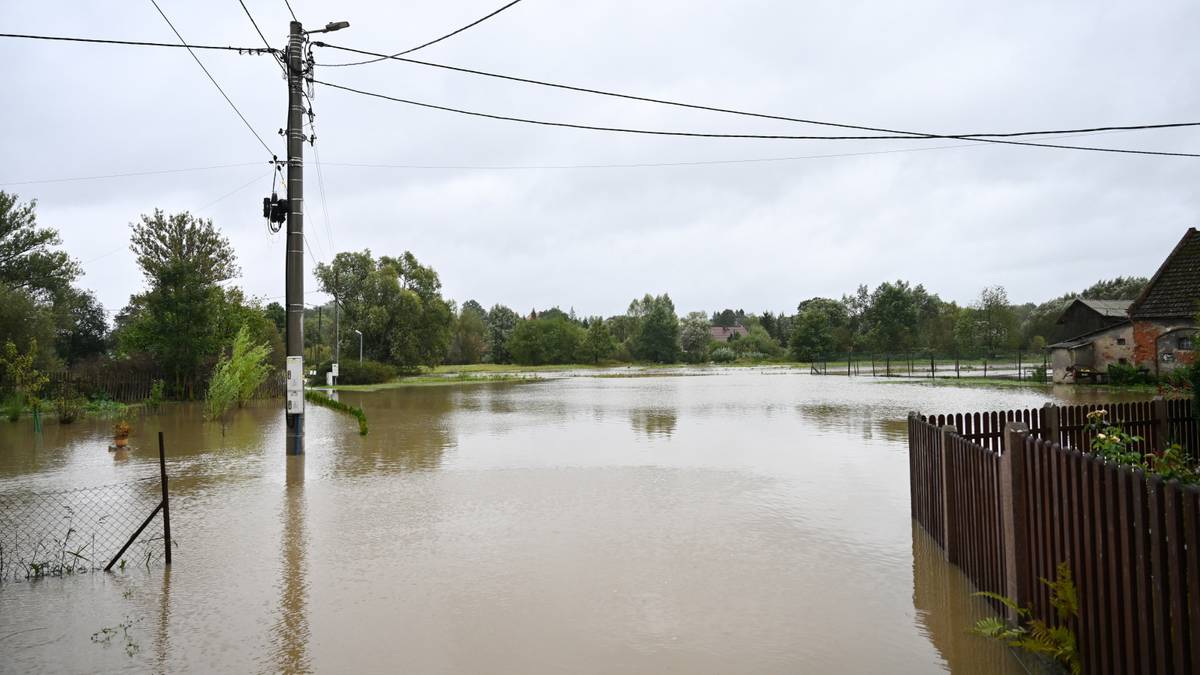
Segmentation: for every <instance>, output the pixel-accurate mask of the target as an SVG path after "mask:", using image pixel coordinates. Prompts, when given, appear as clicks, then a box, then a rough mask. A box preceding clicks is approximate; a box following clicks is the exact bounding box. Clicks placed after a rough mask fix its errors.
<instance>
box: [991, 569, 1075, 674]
mask: <svg viewBox="0 0 1200 675" xmlns="http://www.w3.org/2000/svg"><path fill="white" fill-rule="evenodd" d="M1041 582H1042V583H1043V584H1045V585H1046V587H1047V588H1049V589H1050V604H1051V606H1053V607H1054V611H1055V613H1056V614H1057V615H1058V625H1057V626H1051V625H1049V624H1047V623H1046V622H1045V621H1043V620H1041V619H1038V618H1031V615H1032V612H1031V610H1030V609H1029V608H1028V607H1021V606H1020V605H1019V604H1017V602H1016V601H1015V600H1013V599H1012V598H1009V597H1007V596H1004V595H1000V594H999V593H988V592H982V593H976V594H975V595H977V596H980V597H984V598H991V599H992V600H996V601H997V602H999V603H1000V604H1002V605H1004V606H1005V607H1008V608H1009V609H1011V610H1013V612H1014V613H1016V615H1017V617H1018V621H1017V622H1015V623H1014V622H1010V621H1007V620H1005V619H1003V618H1001V617H998V616H993V617H988V618H986V619H980V620H979V621H977V622H976V623H975V626H974V628H973V629H972V630H971V632H973V633H975V634H976V635H980V636H983V637H986V638H990V639H993V640H1000V641H1001V642H1004V643H1005V644H1008V645H1009V646H1010V647H1016V648H1018V649H1023V650H1025V651H1027V652H1031V653H1034V654H1040V655H1042V656H1046V657H1049V658H1052V659H1054V660H1055V661H1058V662H1059V663H1060V664H1062V665H1063V666H1066V667H1067V668H1068V669H1069V670H1070V671H1071V673H1072V675H1081V674H1082V673H1083V663H1082V661H1081V660H1080V658H1079V650H1078V640H1077V639H1076V637H1075V631H1073V630H1071V629H1070V628H1068V627H1067V622H1068V621H1070V620H1071V619H1073V618H1075V617H1076V616H1078V615H1079V593H1078V591H1077V590H1076V588H1075V582H1074V580H1073V579H1072V578H1071V567H1070V566H1069V565H1068V564H1067V563H1065V562H1061V563H1059V564H1058V567H1057V568H1056V569H1055V579H1054V581H1048V580H1047V579H1045V578H1043V579H1041Z"/></svg>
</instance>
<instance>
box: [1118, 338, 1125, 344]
mask: <svg viewBox="0 0 1200 675" xmlns="http://www.w3.org/2000/svg"><path fill="white" fill-rule="evenodd" d="M1117 344H1119V345H1123V344H1125V338H1117Z"/></svg>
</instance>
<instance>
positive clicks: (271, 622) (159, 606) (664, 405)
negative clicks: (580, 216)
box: [0, 369, 1080, 674]
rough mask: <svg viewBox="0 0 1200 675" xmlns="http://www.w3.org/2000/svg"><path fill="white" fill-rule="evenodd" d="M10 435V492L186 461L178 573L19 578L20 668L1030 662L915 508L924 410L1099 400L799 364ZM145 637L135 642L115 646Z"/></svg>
mask: <svg viewBox="0 0 1200 675" xmlns="http://www.w3.org/2000/svg"><path fill="white" fill-rule="evenodd" d="M696 372H697V373H701V374H694V376H663V377H637V378H596V377H556V378H554V379H550V380H547V381H543V382H537V383H524V384H488V385H470V386H448V387H421V388H408V389H394V390H388V391H381V392H373V393H344V394H342V399H343V400H345V401H349V402H352V403H355V404H359V405H362V406H363V407H364V408H365V409H366V411H367V414H368V417H369V419H370V434H369V435H368V436H366V437H360V436H359V435H358V434H357V429H356V426H355V424H354V423H353V420H352V419H351V418H348V417H344V416H339V415H337V414H335V413H333V412H331V411H328V410H325V409H320V408H312V407H310V408H309V411H308V418H307V432H308V438H307V449H308V452H307V455H306V456H304V457H301V458H286V457H285V456H284V454H283V447H284V440H283V424H282V415H281V413H280V411H279V409H278V407H277V405H276V404H259V405H256V406H254V407H251V408H249V409H246V410H243V411H240V412H239V413H238V414H237V415H236V416H235V417H234V419H233V421H232V422H231V423H230V425H229V426H228V428H227V429H225V430H224V432H222V430H221V428H220V427H219V426H218V425H215V424H210V423H205V422H204V421H203V420H202V417H201V413H200V410H199V408H198V407H196V406H189V405H175V406H169V407H168V408H167V409H166V410H165V411H164V412H163V413H162V414H159V415H150V416H145V417H141V418H135V419H134V420H133V423H134V426H135V431H134V435H133V437H132V440H131V446H132V449H131V451H130V452H129V453H128V454H126V455H123V456H121V457H115V456H114V455H113V454H110V453H109V452H108V451H107V449H106V446H107V444H108V441H109V438H108V428H109V423H108V422H104V421H98V420H87V421H83V422H79V423H76V424H73V425H66V426H59V425H57V424H54V423H48V424H47V425H46V428H45V431H44V433H43V434H42V435H41V436H40V437H37V436H35V434H34V433H33V430H32V426H31V425H30V424H28V423H27V422H20V423H17V424H10V423H3V424H0V492H3V491H5V490H15V489H37V490H54V489H62V488H76V487H83V486H88V485H100V484H108V483H116V482H122V481H127V480H132V479H135V478H141V477H144V476H148V475H153V474H154V472H156V471H157V451H156V445H155V438H154V437H155V434H156V432H157V431H158V430H160V429H161V430H162V431H164V432H165V434H166V439H167V446H168V451H169V460H168V469H169V472H170V475H171V485H172V504H171V509H172V529H173V536H174V538H175V539H176V540H177V542H178V547H177V548H176V549H175V560H174V564H173V565H172V568H171V569H170V570H167V569H164V568H163V567H162V566H161V565H156V566H152V567H151V568H150V569H145V568H136V567H133V568H127V569H126V570H125V571H122V572H118V573H112V574H104V573H95V574H86V575H82V576H74V577H68V578H62V579H45V580H40V581H32V582H24V581H22V582H15V583H6V584H2V585H0V671H3V672H14V673H16V672H20V673H36V672H122V671H137V672H142V671H157V672H198V673H202V672H289V673H291V672H356V673H374V672H379V673H385V672H386V673H391V672H409V673H522V674H527V673H667V672H672V673H785V672H787V673H792V672H806V673H884V672H886V673H931V672H952V673H1019V672H1024V671H1023V670H1022V669H1021V668H1020V667H1019V665H1018V664H1017V663H1016V661H1015V660H1013V658H1012V657H1011V655H1009V654H1008V653H1007V652H1006V651H1005V650H1004V649H1002V648H999V647H997V646H996V645H994V644H991V643H989V642H987V641H984V640H982V639H979V638H975V637H972V636H970V635H968V634H967V632H966V631H967V628H968V627H969V626H970V625H971V624H972V623H973V621H974V620H975V619H976V618H978V617H979V616H982V615H983V613H984V612H985V611H986V608H984V607H982V606H981V604H980V603H979V602H978V601H977V600H975V599H973V598H972V597H971V596H970V591H971V589H970V587H969V585H968V584H967V582H966V581H965V580H964V579H963V577H962V576H961V575H960V574H959V573H958V572H957V570H956V569H955V568H953V567H950V566H947V565H946V564H945V563H944V562H943V561H942V559H941V552H940V550H939V549H938V548H937V546H936V545H934V544H932V543H931V541H930V540H929V538H928V537H927V536H926V535H925V534H924V533H923V532H922V530H921V529H920V528H919V527H916V526H914V525H913V523H912V520H911V518H910V517H909V503H908V464H907V455H906V448H905V426H904V422H903V419H904V416H905V413H906V412H907V411H908V410H913V409H917V410H922V411H971V410H991V409H997V408H1015V407H1025V406H1036V405H1041V404H1042V403H1044V402H1046V401H1051V400H1060V401H1076V400H1080V398H1079V395H1078V394H1076V393H1075V392H1072V391H1071V390H1058V391H1050V390H1045V389H1015V388H993V389H984V388H956V387H943V386H926V385H923V384H920V383H899V384H898V383H879V382H873V381H871V380H869V379H868V378H854V379H850V378H845V377H834V376H826V377H817V376H811V375H808V374H805V373H799V372H795V371H787V370H774V369H770V370H763V371H751V370H742V369H730V370H713V371H696ZM121 623H126V624H129V628H128V634H129V640H130V642H132V643H133V644H134V645H135V646H136V650H135V653H133V654H132V655H129V654H127V652H126V650H125V649H124V644H125V643H124V642H123V639H119V640H114V641H112V642H111V643H110V644H109V645H107V646H105V645H102V644H97V643H94V642H93V641H92V639H91V636H92V634H93V633H95V632H96V631H98V630H100V629H101V628H103V627H106V626H115V625H117V624H121Z"/></svg>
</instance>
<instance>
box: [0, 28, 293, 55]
mask: <svg viewBox="0 0 1200 675" xmlns="http://www.w3.org/2000/svg"><path fill="white" fill-rule="evenodd" d="M0 38H21V39H26V40H54V41H59V42H88V43H92V44H101V45H129V46H135V47H171V48H175V49H183V48H186V49H219V50H222V51H229V52H238V53H240V54H262V53H275V52H276V51H277V50H275V49H271V48H268V49H260V48H258V47H224V46H220V45H194V44H175V43H173V42H143V41H138V40H101V39H99V38H80V37H64V36H59V35H25V34H21V33H0Z"/></svg>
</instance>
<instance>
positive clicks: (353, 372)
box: [309, 360, 398, 387]
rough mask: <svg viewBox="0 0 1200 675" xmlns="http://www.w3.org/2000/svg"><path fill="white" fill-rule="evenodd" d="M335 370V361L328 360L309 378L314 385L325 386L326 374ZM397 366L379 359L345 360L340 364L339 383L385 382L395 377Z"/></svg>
mask: <svg viewBox="0 0 1200 675" xmlns="http://www.w3.org/2000/svg"><path fill="white" fill-rule="evenodd" d="M331 370H333V362H332V361H326V362H325V363H322V364H321V365H320V366H318V367H317V374H316V375H314V376H313V377H312V379H311V380H309V384H312V385H313V386H318V387H323V386H325V374H326V373H328V372H329V371H331ZM397 374H398V371H397V369H396V367H395V366H391V365H388V364H386V363H380V362H378V361H370V360H368V361H362V362H359V361H357V360H355V361H343V362H342V363H341V365H340V366H338V384H383V383H384V382H389V381H391V380H393V379H395V377H396V375H397Z"/></svg>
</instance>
